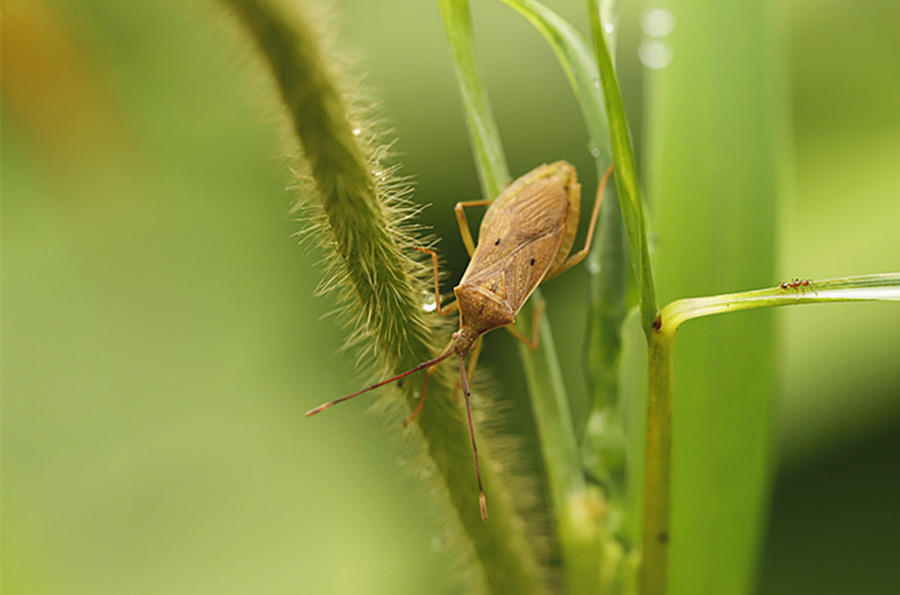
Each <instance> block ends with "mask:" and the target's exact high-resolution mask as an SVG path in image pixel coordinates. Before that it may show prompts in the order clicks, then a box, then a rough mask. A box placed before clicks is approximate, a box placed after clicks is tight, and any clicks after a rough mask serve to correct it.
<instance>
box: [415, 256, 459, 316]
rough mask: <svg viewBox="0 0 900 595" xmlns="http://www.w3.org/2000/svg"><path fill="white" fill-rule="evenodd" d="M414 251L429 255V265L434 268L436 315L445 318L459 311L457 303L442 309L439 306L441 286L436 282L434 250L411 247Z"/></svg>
mask: <svg viewBox="0 0 900 595" xmlns="http://www.w3.org/2000/svg"><path fill="white" fill-rule="evenodd" d="M413 248H414V249H415V250H418V251H419V252H424V253H425V254H430V255H431V264H432V265H433V266H434V304H435V306H437V313H438V314H440V315H441V316H446V315H448V314H453V313H454V312H456V310H457V309H459V304H458V303H457V302H452V303H451V304H450V305H449V306H447V307H446V308H444V307H443V306H442V305H441V284H440V282H439V281H438V255H437V253H436V252H435V251H434V250H429V249H428V248H420V247H418V246H413Z"/></svg>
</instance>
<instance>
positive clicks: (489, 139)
mask: <svg viewBox="0 0 900 595" xmlns="http://www.w3.org/2000/svg"><path fill="white" fill-rule="evenodd" d="M441 10H442V13H443V16H444V23H445V26H446V27H447V35H448V39H449V40H450V44H451V47H452V51H453V57H454V63H455V66H456V72H457V77H458V82H459V84H460V87H461V88H462V94H463V100H464V104H465V106H466V111H467V114H468V121H469V127H470V135H471V138H472V143H473V145H474V147H475V154H476V158H477V165H478V168H479V175H480V176H481V179H482V185H483V189H484V191H485V193H486V194H487V195H489V196H496V192H498V189H500V188H503V187H504V186H505V185H506V182H507V181H508V178H507V177H505V176H506V175H507V174H506V169H505V165H504V167H502V168H501V167H498V165H497V164H501V163H502V164H505V159H504V158H503V156H502V148H501V147H502V145H501V142H500V138H499V134H498V132H497V128H496V126H495V125H494V124H493V122H494V119H493V115H492V113H491V112H490V108H489V103H488V101H487V97H486V94H485V92H484V88H483V86H482V84H481V79H480V77H479V76H478V72H477V68H476V66H475V57H474V56H475V53H474V43H473V40H472V34H471V19H470V16H469V9H468V3H467V2H466V1H465V0H441ZM501 176H504V177H501ZM541 299H542V298H541V295H540V291H539V290H536V291H535V292H534V293H533V294H532V298H531V299H530V300H529V302H528V303H526V304H525V307H523V308H522V310H521V312H520V314H519V318H520V320H530V319H531V313H532V308H533V307H534V306H533V304H535V303H538V302H539V301H540V300H541ZM540 324H541V330H540V333H541V343H540V346H539V347H538V349H536V350H531V349H527V348H523V349H521V350H520V354H521V357H522V361H523V365H524V367H525V370H526V380H527V383H528V389H529V395H530V398H531V406H532V409H533V411H534V417H535V423H536V426H537V432H538V436H539V438H540V441H539V442H540V447H541V454H542V458H543V461H544V468H545V472H546V473H547V485H548V488H549V492H550V499H551V503H552V505H553V512H554V517H555V519H556V522H557V525H556V533H557V538H558V540H559V543H560V548H561V550H562V556H563V567H564V570H563V572H564V576H565V581H566V585H567V588H568V589H569V591H570V592H585V593H588V592H596V591H597V585H598V580H599V576H600V573H599V571H598V569H597V560H598V559H599V549H600V547H601V545H600V541H599V539H598V533H597V531H596V527H597V526H598V525H599V518H600V516H601V514H602V507H596V506H592V505H591V504H590V502H591V501H592V498H591V497H589V495H588V494H587V492H586V489H585V488H586V486H585V481H584V474H583V472H582V469H581V459H580V455H579V452H578V447H577V445H578V441H577V439H576V436H575V430H574V426H573V424H572V417H571V411H570V408H569V401H568V397H567V396H566V393H565V386H564V384H563V382H562V372H561V371H560V368H559V361H558V359H557V357H556V352H555V348H554V342H553V337H552V333H551V330H550V325H549V323H548V320H547V318H546V316H542V318H541V321H540Z"/></svg>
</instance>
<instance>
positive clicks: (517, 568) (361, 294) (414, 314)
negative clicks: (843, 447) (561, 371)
mask: <svg viewBox="0 0 900 595" xmlns="http://www.w3.org/2000/svg"><path fill="white" fill-rule="evenodd" d="M222 2H223V3H224V4H225V5H227V6H229V7H230V8H231V9H232V10H233V11H234V12H235V13H236V14H237V16H238V17H239V19H240V21H241V22H242V24H243V25H244V27H245V28H246V29H247V31H248V32H249V34H250V36H251V37H252V39H253V40H254V42H255V44H256V45H257V46H258V48H259V50H260V52H261V54H262V57H263V59H264V61H265V62H266V63H267V65H268V67H269V71H270V73H271V75H272V76H273V77H274V79H275V82H276V84H277V88H278V91H279V93H280V95H281V99H282V102H283V104H284V107H285V109H286V110H287V113H288V115H289V119H290V122H291V124H292V126H293V128H294V132H295V134H296V137H297V140H298V141H299V143H300V145H301V146H302V148H303V154H304V157H305V158H306V160H307V162H308V163H309V169H310V172H311V177H312V179H313V181H314V184H315V188H316V194H317V195H318V198H319V203H320V205H321V210H322V211H323V213H324V219H325V223H324V224H323V227H324V229H325V230H327V231H326V233H327V236H328V237H327V238H326V240H325V242H324V244H325V245H326V248H327V249H329V250H333V251H335V252H336V256H337V258H336V259H335V260H336V264H335V265H333V269H334V271H333V272H334V274H335V281H333V282H332V285H336V286H339V287H343V288H344V289H346V291H340V292H339V293H340V294H341V295H342V296H343V297H344V299H345V300H347V301H348V302H350V306H349V308H348V309H350V310H353V311H356V312H357V316H356V324H357V325H358V326H359V329H360V332H361V333H362V337H363V338H364V339H367V340H369V341H372V342H373V343H374V344H375V345H376V346H377V349H376V351H377V353H378V355H379V356H380V358H381V359H382V360H383V362H384V364H385V368H386V369H388V370H390V371H391V372H392V373H397V372H400V371H405V370H408V369H410V368H412V367H414V366H415V365H416V364H417V363H419V362H422V361H425V360H428V359H430V358H432V357H433V356H434V354H435V352H436V350H437V348H438V346H439V345H438V344H436V343H435V341H434V340H432V336H433V333H432V332H431V326H432V324H431V323H430V321H429V320H428V319H426V318H425V317H424V315H423V311H422V308H421V307H420V304H419V302H420V300H421V295H422V289H423V287H424V285H423V283H422V279H421V275H422V274H424V271H423V268H422V267H421V266H420V265H418V264H417V263H416V262H415V261H414V260H412V259H411V255H412V254H414V251H413V250H412V245H413V243H414V241H413V239H412V238H411V237H410V236H409V235H408V233H407V232H406V231H404V229H403V227H402V220H403V219H404V217H403V213H398V211H397V207H396V204H395V203H396V197H392V196H391V195H390V187H389V186H385V185H384V184H383V183H381V182H380V180H379V179H378V177H380V176H375V175H374V174H373V171H372V170H373V166H372V165H371V163H370V160H369V155H367V152H366V150H365V148H364V147H363V146H362V145H361V144H360V142H359V140H360V137H361V136H362V135H361V134H360V130H359V126H360V124H359V123H358V122H351V119H350V118H349V116H348V111H349V107H348V105H347V102H346V101H345V100H344V98H343V95H342V93H341V92H340V89H339V85H338V83H337V82H336V79H335V76H334V73H333V72H332V71H331V64H330V63H329V61H328V59H327V56H326V54H325V52H323V50H322V48H321V47H320V40H319V35H318V34H317V32H316V31H315V29H314V27H312V26H311V25H310V23H309V22H308V21H307V20H306V19H305V18H303V16H302V15H301V14H297V13H294V12H289V11H288V10H287V8H286V5H285V4H283V3H280V2H277V1H275V0H265V1H264V0H222ZM382 171H383V170H381V169H379V173H380V172H382ZM431 378H432V380H431V381H430V382H429V386H428V389H429V395H428V401H427V402H426V407H425V411H424V412H423V413H422V414H421V415H420V416H419V418H418V419H417V420H416V425H418V427H419V429H420V430H421V433H422V437H423V438H424V441H425V444H426V447H427V452H428V457H429V460H430V462H431V464H433V465H434V467H435V468H436V470H437V475H438V476H439V477H440V478H441V479H442V481H441V482H440V485H439V491H440V492H441V493H443V494H445V495H446V497H447V499H448V500H449V502H450V503H451V504H452V505H453V506H454V508H455V510H456V512H457V516H458V518H459V520H460V522H461V524H462V526H463V528H464V530H465V532H466V534H467V535H468V536H469V538H470V539H471V542H472V544H473V545H474V550H475V552H476V554H477V558H478V560H479V561H480V563H481V568H482V570H483V575H484V582H485V583H486V585H487V587H488V588H489V589H490V590H491V591H494V592H498V593H507V592H515V593H528V592H533V591H536V590H540V588H541V587H540V585H541V583H540V571H539V567H538V564H537V562H536V560H535V553H534V548H533V547H532V544H531V543H529V539H528V537H526V533H525V523H524V522H523V521H522V519H521V518H520V516H519V514H518V512H517V510H516V506H515V500H514V498H513V494H511V493H510V489H511V488H510V482H509V481H507V480H506V479H501V477H500V473H499V472H498V471H497V465H496V464H495V463H494V461H493V459H492V455H491V449H490V445H489V444H484V443H482V444H479V447H480V450H479V455H480V458H481V463H482V474H483V478H484V484H485V492H486V494H487V496H488V502H489V510H490V521H489V522H488V523H484V522H482V520H481V517H480V513H479V507H478V491H477V488H476V485H475V477H474V467H473V464H472V451H471V448H470V442H469V434H468V426H467V424H466V419H465V414H464V413H463V410H462V409H461V406H460V402H459V401H457V400H455V399H454V398H453V381H452V380H450V377H449V375H448V374H447V373H445V372H443V371H442V370H440V369H439V370H438V371H437V372H436V373H435V374H433V375H432V376H431ZM420 386H421V385H420V384H419V383H418V382H404V383H403V384H402V387H401V389H400V390H401V391H402V392H403V394H404V397H405V399H406V402H407V403H408V406H409V407H410V408H412V407H414V405H415V403H416V401H417V400H418V396H419V390H418V389H419V387H420Z"/></svg>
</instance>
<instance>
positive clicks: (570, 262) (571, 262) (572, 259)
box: [544, 165, 613, 281]
mask: <svg viewBox="0 0 900 595" xmlns="http://www.w3.org/2000/svg"><path fill="white" fill-rule="evenodd" d="M612 171H613V166H612V165H610V166H609V169H607V170H606V173H605V174H603V179H602V180H600V185H599V186H598V187H597V198H596V199H595V200H594V211H593V212H592V213H591V223H590V225H589V226H588V231H587V238H585V240H584V248H582V249H581V250H579V251H578V252H576V253H575V254H572V255H571V256H569V258H568V259H566V261H565V262H564V263H562V264H561V265H559V268H557V269H556V270H554V271H549V272H548V273H547V275H546V276H545V277H544V281H546V280H547V279H550V278H551V277H555V276H556V275H558V274H560V273H562V272H563V271H567V270H569V269H570V268H572V267H573V266H575V265H576V264H578V263H579V262H581V261H582V260H584V257H585V256H587V254H588V251H589V250H590V249H591V242H592V241H593V240H594V228H595V227H596V226H597V216H598V215H599V214H600V203H601V202H603V191H604V190H605V189H606V183H607V182H608V181H609V176H610V174H612Z"/></svg>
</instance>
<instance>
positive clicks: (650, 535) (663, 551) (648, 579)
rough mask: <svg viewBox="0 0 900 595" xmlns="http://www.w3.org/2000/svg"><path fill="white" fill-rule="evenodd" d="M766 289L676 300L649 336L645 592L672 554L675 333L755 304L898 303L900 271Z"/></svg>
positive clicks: (662, 585)
mask: <svg viewBox="0 0 900 595" xmlns="http://www.w3.org/2000/svg"><path fill="white" fill-rule="evenodd" d="M785 285H787V287H782V286H781V285H778V286H776V287H770V288H766V289H758V290H754V291H746V292H740V293H730V294H725V295H715V296H709V297H699V298H689V299H683V300H677V301H674V302H672V303H670V304H668V305H666V306H665V307H663V309H662V310H661V311H660V313H659V316H658V317H657V319H656V320H655V321H654V324H653V332H652V333H651V335H650V342H649V346H650V361H651V362H653V363H654V365H651V367H650V384H649V390H648V397H647V418H648V423H647V451H646V453H645V460H646V463H645V470H644V478H645V479H644V522H643V530H642V532H643V539H642V544H643V546H642V547H643V549H642V553H643V563H642V569H641V592H642V593H646V594H647V595H650V594H655V593H664V592H665V591H666V586H667V576H666V574H667V569H668V556H669V546H668V544H669V531H670V514H669V513H670V503H671V475H672V378H673V374H672V372H673V363H674V346H675V331H677V330H678V328H679V327H680V326H681V325H682V324H684V323H685V322H687V321H688V320H692V319H694V318H700V317H702V316H711V315H713V314H725V313H728V312H740V311H742V310H752V309H756V308H772V307H776V306H795V305H799V304H813V303H825V302H848V301H900V273H888V274H883V275H863V276H858V277H843V278H839V279H826V280H822V281H812V282H809V283H808V285H807V284H800V283H785Z"/></svg>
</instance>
